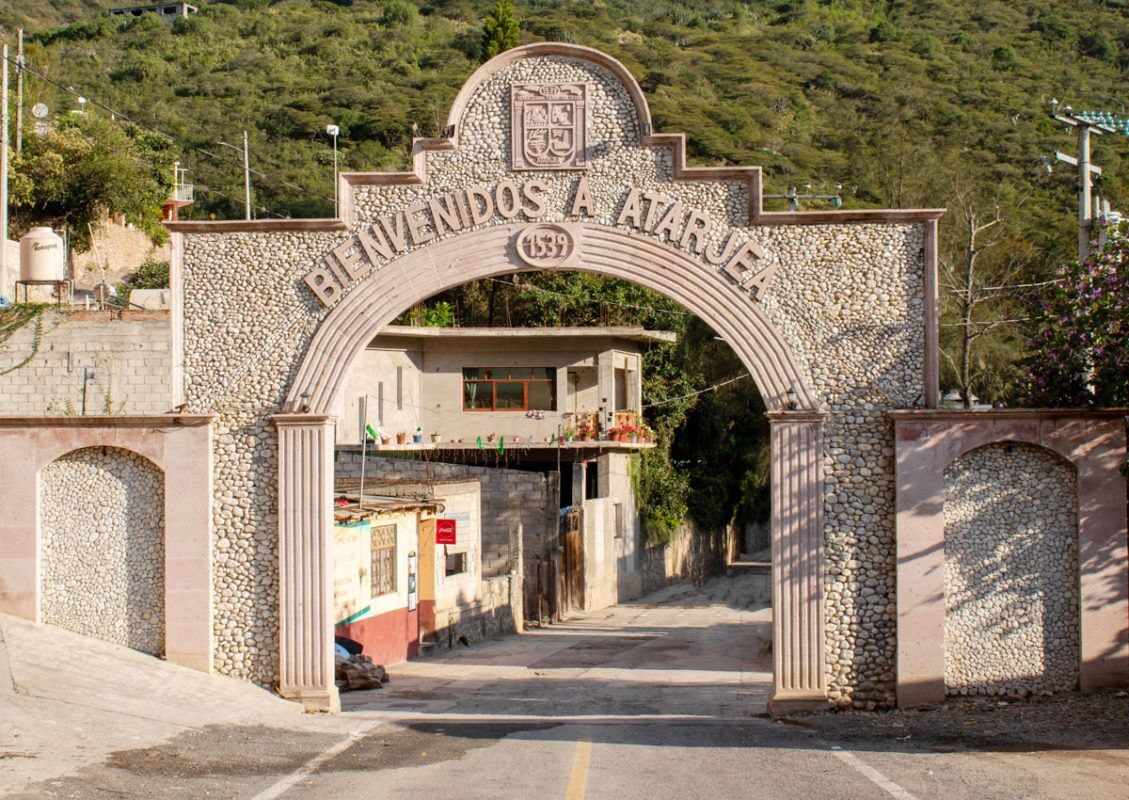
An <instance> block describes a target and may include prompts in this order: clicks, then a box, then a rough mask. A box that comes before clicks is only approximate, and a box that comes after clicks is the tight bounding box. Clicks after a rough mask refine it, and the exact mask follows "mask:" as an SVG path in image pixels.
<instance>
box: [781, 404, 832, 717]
mask: <svg viewBox="0 0 1129 800" xmlns="http://www.w3.org/2000/svg"><path fill="white" fill-rule="evenodd" d="M826 416H827V415H826V414H825V413H823V412H818V411H776V412H771V413H769V414H768V418H769V420H770V421H771V424H772V639H773V646H772V652H773V670H772V684H773V685H772V699H771V700H770V701H769V712H770V713H771V714H773V715H780V714H788V713H791V712H793V711H804V710H815V709H820V708H825V707H826V706H827V678H826V675H825V669H824V656H823V542H824V532H823V421H824V419H825V418H826Z"/></svg>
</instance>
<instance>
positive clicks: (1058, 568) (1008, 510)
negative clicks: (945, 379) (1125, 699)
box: [945, 444, 1080, 696]
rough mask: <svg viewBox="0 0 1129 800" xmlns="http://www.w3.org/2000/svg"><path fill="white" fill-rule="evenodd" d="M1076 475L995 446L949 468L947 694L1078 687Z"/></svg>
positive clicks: (1050, 457) (1032, 451) (1039, 456)
mask: <svg viewBox="0 0 1129 800" xmlns="http://www.w3.org/2000/svg"><path fill="white" fill-rule="evenodd" d="M1076 506H1077V478H1076V474H1075V471H1074V468H1073V467H1072V466H1071V465H1070V464H1069V463H1067V462H1065V461H1063V460H1062V459H1060V458H1059V457H1058V456H1056V455H1055V454H1054V453H1052V452H1050V451H1049V450H1045V449H1043V448H1039V447H1035V446H1033V445H1026V444H993V445H988V446H986V447H981V448H978V449H976V450H973V451H972V452H970V453H966V454H965V455H964V456H962V457H961V458H959V459H957V460H956V461H954V462H953V463H952V464H951V465H950V466H949V468H948V469H946V470H945V686H946V689H947V691H948V693H949V694H959V695H1012V696H1022V695H1026V694H1028V693H1032V692H1055V691H1065V690H1070V689H1074V688H1076V687H1077V684H1078V658H1079V639H1078V637H1079V630H1080V621H1079V608H1078V605H1079V603H1078V528H1077V516H1076V513H1077V512H1076Z"/></svg>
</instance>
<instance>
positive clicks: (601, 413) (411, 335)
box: [337, 325, 676, 449]
mask: <svg viewBox="0 0 1129 800" xmlns="http://www.w3.org/2000/svg"><path fill="white" fill-rule="evenodd" d="M675 339H676V337H675V334H673V333H671V332H669V331H650V330H645V329H643V328H634V327H593V328H427V327H410V326H401V325H391V326H388V327H387V328H385V329H384V330H383V331H381V333H380V335H378V336H376V337H375V338H374V339H373V340H372V341H371V342H370V343H369V345H368V347H367V348H366V349H365V350H364V351H363V352H362V353H361V354H360V355H358V356H357V358H356V359H355V360H354V362H353V364H352V365H351V367H350V370H349V373H348V376H347V378H346V382H345V386H344V390H343V391H342V392H341V394H340V396H339V399H338V401H337V402H338V408H337V419H338V426H337V443H338V444H345V445H347V444H360V442H361V437H362V435H363V432H364V431H365V430H366V427H370V426H371V428H372V429H374V430H376V431H378V432H380V433H383V434H384V435H385V438H387V439H389V440H390V441H389V443H388V446H391V447H396V446H398V445H408V446H415V445H421V444H422V445H425V446H431V445H438V446H442V447H444V448H446V449H451V448H452V446H455V449H457V446H458V445H463V446H466V447H477V446H478V441H479V439H481V440H482V441H483V442H484V443H497V442H501V441H502V440H504V441H505V443H506V445H508V446H511V447H513V446H517V447H526V448H529V447H544V446H546V445H552V446H556V445H557V442H558V439H560V438H561V437H564V436H566V435H567V438H568V439H569V440H572V439H575V441H576V442H577V443H579V442H580V440H581V439H582V438H584V436H585V435H587V438H588V439H590V440H592V441H596V440H598V439H600V438H603V439H605V440H606V439H607V436H608V434H609V432H610V431H613V430H618V429H624V430H631V429H634V428H637V427H639V417H638V413H639V409H640V408H641V407H642V404H643V400H642V391H643V390H642V386H643V368H644V365H643V360H644V358H643V357H644V355H645V352H646V350H647V349H649V348H651V347H655V346H660V347H661V346H665V345H668V344H671V343H673V342H674V341H675ZM397 434H400V435H401V436H400V437H399V438H401V439H403V441H400V442H397V441H396V439H397V437H396V435H397ZM629 436H630V434H628V437H629ZM413 437H414V438H416V439H418V441H413ZM641 438H642V436H636V440H637V441H636V444H639V441H638V440H639V439H641ZM623 443H624V444H630V440H629V438H628V440H627V441H625V442H623Z"/></svg>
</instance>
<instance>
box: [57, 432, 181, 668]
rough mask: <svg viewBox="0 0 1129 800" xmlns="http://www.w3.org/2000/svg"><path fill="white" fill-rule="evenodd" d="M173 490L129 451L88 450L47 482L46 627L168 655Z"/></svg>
mask: <svg viewBox="0 0 1129 800" xmlns="http://www.w3.org/2000/svg"><path fill="white" fill-rule="evenodd" d="M164 487H165V484H164V475H163V474H162V472H161V471H160V469H158V468H157V467H156V466H154V465H153V464H152V463H150V462H149V461H147V460H145V459H144V458H142V457H141V456H139V455H137V454H135V453H131V452H129V451H127V450H118V449H115V448H107V447H88V448H84V449H82V450H75V451H74V452H71V453H68V454H67V455H65V456H62V457H61V458H59V459H57V460H55V461H53V462H51V463H50V464H48V465H47V466H46V467H44V468H43V470H42V472H41V473H40V498H39V502H40V509H41V511H40V513H41V515H42V516H41V525H42V528H41V537H42V538H41V548H42V559H43V562H42V564H43V566H42V570H43V571H42V575H43V621H44V622H47V623H50V624H52V625H58V626H60V627H62V628H67V629H68V630H72V631H75V632H76V633H81V634H84V635H86V636H93V637H95V638H98V639H104V640H106V641H108V642H113V643H115V644H121V645H125V646H127V647H132V648H133V649H135V650H141V651H143V652H146V653H151V654H153V655H158V654H161V653H163V652H164V649H165V510H164V509H165V488H164Z"/></svg>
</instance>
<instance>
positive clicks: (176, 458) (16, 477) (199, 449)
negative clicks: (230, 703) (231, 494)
mask: <svg viewBox="0 0 1129 800" xmlns="http://www.w3.org/2000/svg"><path fill="white" fill-rule="evenodd" d="M213 419H214V417H212V416H211V415H171V414H170V415H163V416H156V417H154V416H146V417H117V416H86V417H0V452H3V453H4V454H5V455H4V458H3V459H0V509H3V513H2V514H0V611H3V612H5V613H8V614H12V615H14V616H18V617H22V618H23V619H27V620H31V621H33V622H40V621H41V608H40V605H41V604H40V591H41V586H40V583H41V575H40V542H39V538H40V521H39V520H40V514H39V474H40V471H41V470H42V469H43V468H44V467H45V466H47V465H48V464H50V463H51V462H52V461H54V460H55V459H57V458H58V457H59V456H62V455H65V454H66V453H69V452H71V451H73V450H79V449H82V448H84V447H98V446H107V447H117V448H121V449H123V450H129V451H132V452H134V453H137V454H138V455H140V456H144V457H145V458H147V459H149V460H150V461H152V462H153V463H154V464H156V465H157V466H158V467H159V468H160V469H161V470H162V472H164V476H165V656H166V658H167V659H168V660H169V661H172V662H173V663H176V664H181V665H183V666H186V667H192V668H193V669H198V670H202V671H204V672H210V671H211V669H212V649H213V648H212V533H211V530H212V523H211V507H212V420H213Z"/></svg>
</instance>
